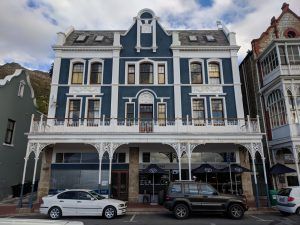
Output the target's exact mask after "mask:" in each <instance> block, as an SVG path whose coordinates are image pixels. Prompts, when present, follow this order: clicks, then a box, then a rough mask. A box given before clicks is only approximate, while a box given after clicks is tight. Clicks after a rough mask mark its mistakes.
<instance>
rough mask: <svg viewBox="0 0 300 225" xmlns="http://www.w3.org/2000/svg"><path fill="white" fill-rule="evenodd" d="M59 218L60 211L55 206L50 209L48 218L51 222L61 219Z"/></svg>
mask: <svg viewBox="0 0 300 225" xmlns="http://www.w3.org/2000/svg"><path fill="white" fill-rule="evenodd" d="M61 216H62V212H61V209H60V208H59V207H57V206H54V207H52V208H50V209H49V211H48V217H49V218H50V219H52V220H58V219H60V218H61Z"/></svg>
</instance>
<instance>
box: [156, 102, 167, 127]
mask: <svg viewBox="0 0 300 225" xmlns="http://www.w3.org/2000/svg"><path fill="white" fill-rule="evenodd" d="M166 107H167V106H166V104H165V103H158V105H157V121H158V125H159V126H166V122H167V114H166V113H167V108H166Z"/></svg>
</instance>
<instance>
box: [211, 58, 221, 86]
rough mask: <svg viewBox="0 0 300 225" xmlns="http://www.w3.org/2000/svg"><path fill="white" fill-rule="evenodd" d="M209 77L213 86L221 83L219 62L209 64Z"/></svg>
mask: <svg viewBox="0 0 300 225" xmlns="http://www.w3.org/2000/svg"><path fill="white" fill-rule="evenodd" d="M208 77H209V83H211V84H220V83H221V73H220V64H219V63H218V62H210V63H208Z"/></svg>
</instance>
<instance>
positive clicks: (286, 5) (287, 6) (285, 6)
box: [281, 2, 289, 12]
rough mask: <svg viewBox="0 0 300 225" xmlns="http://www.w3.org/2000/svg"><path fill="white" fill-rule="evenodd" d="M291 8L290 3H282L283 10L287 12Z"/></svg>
mask: <svg viewBox="0 0 300 225" xmlns="http://www.w3.org/2000/svg"><path fill="white" fill-rule="evenodd" d="M288 9H289V4H287V3H286V2H285V3H283V4H282V7H281V10H282V11H283V12H286V11H287V10H288Z"/></svg>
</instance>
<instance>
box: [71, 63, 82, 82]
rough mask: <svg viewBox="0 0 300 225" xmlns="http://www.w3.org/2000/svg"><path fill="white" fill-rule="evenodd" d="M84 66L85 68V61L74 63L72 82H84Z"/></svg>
mask: <svg viewBox="0 0 300 225" xmlns="http://www.w3.org/2000/svg"><path fill="white" fill-rule="evenodd" d="M83 68H84V64H83V63H80V62H77V63H74V64H73V67H72V79H71V84H82V83H83Z"/></svg>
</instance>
